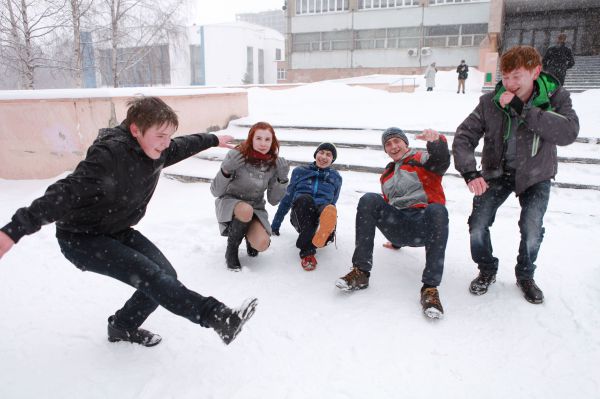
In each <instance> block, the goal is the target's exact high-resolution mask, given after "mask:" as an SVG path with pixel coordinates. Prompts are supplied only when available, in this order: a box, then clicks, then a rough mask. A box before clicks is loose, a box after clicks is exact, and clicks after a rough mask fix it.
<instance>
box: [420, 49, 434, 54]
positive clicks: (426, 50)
mask: <svg viewBox="0 0 600 399" xmlns="http://www.w3.org/2000/svg"><path fill="white" fill-rule="evenodd" d="M432 53H433V50H432V49H431V47H423V48H421V55H422V56H428V55H431V54H432Z"/></svg>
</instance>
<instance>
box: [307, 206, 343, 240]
mask: <svg viewBox="0 0 600 399" xmlns="http://www.w3.org/2000/svg"><path fill="white" fill-rule="evenodd" d="M336 224H337V209H336V208H335V205H327V206H326V207H325V208H324V209H323V211H322V212H321V216H319V228H318V229H317V232H316V233H315V235H314V236H313V239H312V243H313V245H314V246H315V247H317V248H323V247H324V246H325V244H327V239H328V238H329V236H330V235H331V233H333V231H334V230H335V225H336Z"/></svg>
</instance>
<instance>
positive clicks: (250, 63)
mask: <svg viewBox="0 0 600 399" xmlns="http://www.w3.org/2000/svg"><path fill="white" fill-rule="evenodd" d="M242 83H244V84H247V85H248V84H252V83H254V48H253V47H246V74H245V75H244V79H243V80H242Z"/></svg>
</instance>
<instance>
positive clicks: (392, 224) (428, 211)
mask: <svg viewBox="0 0 600 399" xmlns="http://www.w3.org/2000/svg"><path fill="white" fill-rule="evenodd" d="M375 228H378V229H379V231H381V232H382V233H383V235H384V236H385V238H387V239H388V240H389V241H390V242H391V243H392V244H394V245H396V246H398V247H405V246H408V247H423V246H424V247H425V270H423V276H422V279H421V281H422V282H423V283H424V284H428V285H432V286H435V287H437V286H438V285H440V283H441V281H442V274H443V273H444V257H445V254H446V243H447V241H448V210H447V209H446V207H445V206H444V205H441V204H429V205H428V206H427V207H426V208H406V209H397V208H395V207H393V206H392V205H390V204H388V203H387V202H385V200H384V199H383V197H382V196H381V195H379V194H375V193H367V194H365V195H363V196H362V197H361V199H360V201H359V202H358V207H357V212H356V244H355V249H354V255H353V256H352V264H353V265H354V266H358V268H359V269H361V270H363V271H371V268H372V267H373V245H374V240H375Z"/></svg>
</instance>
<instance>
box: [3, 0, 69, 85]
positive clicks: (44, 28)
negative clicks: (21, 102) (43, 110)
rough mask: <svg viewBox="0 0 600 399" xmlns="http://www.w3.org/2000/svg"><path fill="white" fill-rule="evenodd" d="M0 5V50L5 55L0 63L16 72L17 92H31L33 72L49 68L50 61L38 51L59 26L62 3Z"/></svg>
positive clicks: (34, 0)
mask: <svg viewBox="0 0 600 399" xmlns="http://www.w3.org/2000/svg"><path fill="white" fill-rule="evenodd" d="M2 3H3V7H2V10H1V11H0V46H2V47H4V48H5V49H6V51H4V52H3V57H2V58H1V59H0V62H1V63H2V64H3V65H4V66H5V67H8V68H12V69H15V70H16V71H17V72H18V74H19V76H20V77H21V82H20V87H21V88H25V89H33V88H34V87H35V82H34V73H35V70H36V69H37V68H43V67H48V66H49V65H51V59H50V58H49V57H48V56H47V55H45V54H44V51H43V50H42V49H43V47H44V45H45V40H46V39H48V38H50V37H51V34H52V33H53V32H54V31H55V30H57V29H59V28H60V27H62V26H63V22H62V20H61V18H60V12H61V10H62V6H64V4H65V3H64V1H63V2H62V3H61V2H60V1H50V0H2ZM61 4H62V6H61Z"/></svg>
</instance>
